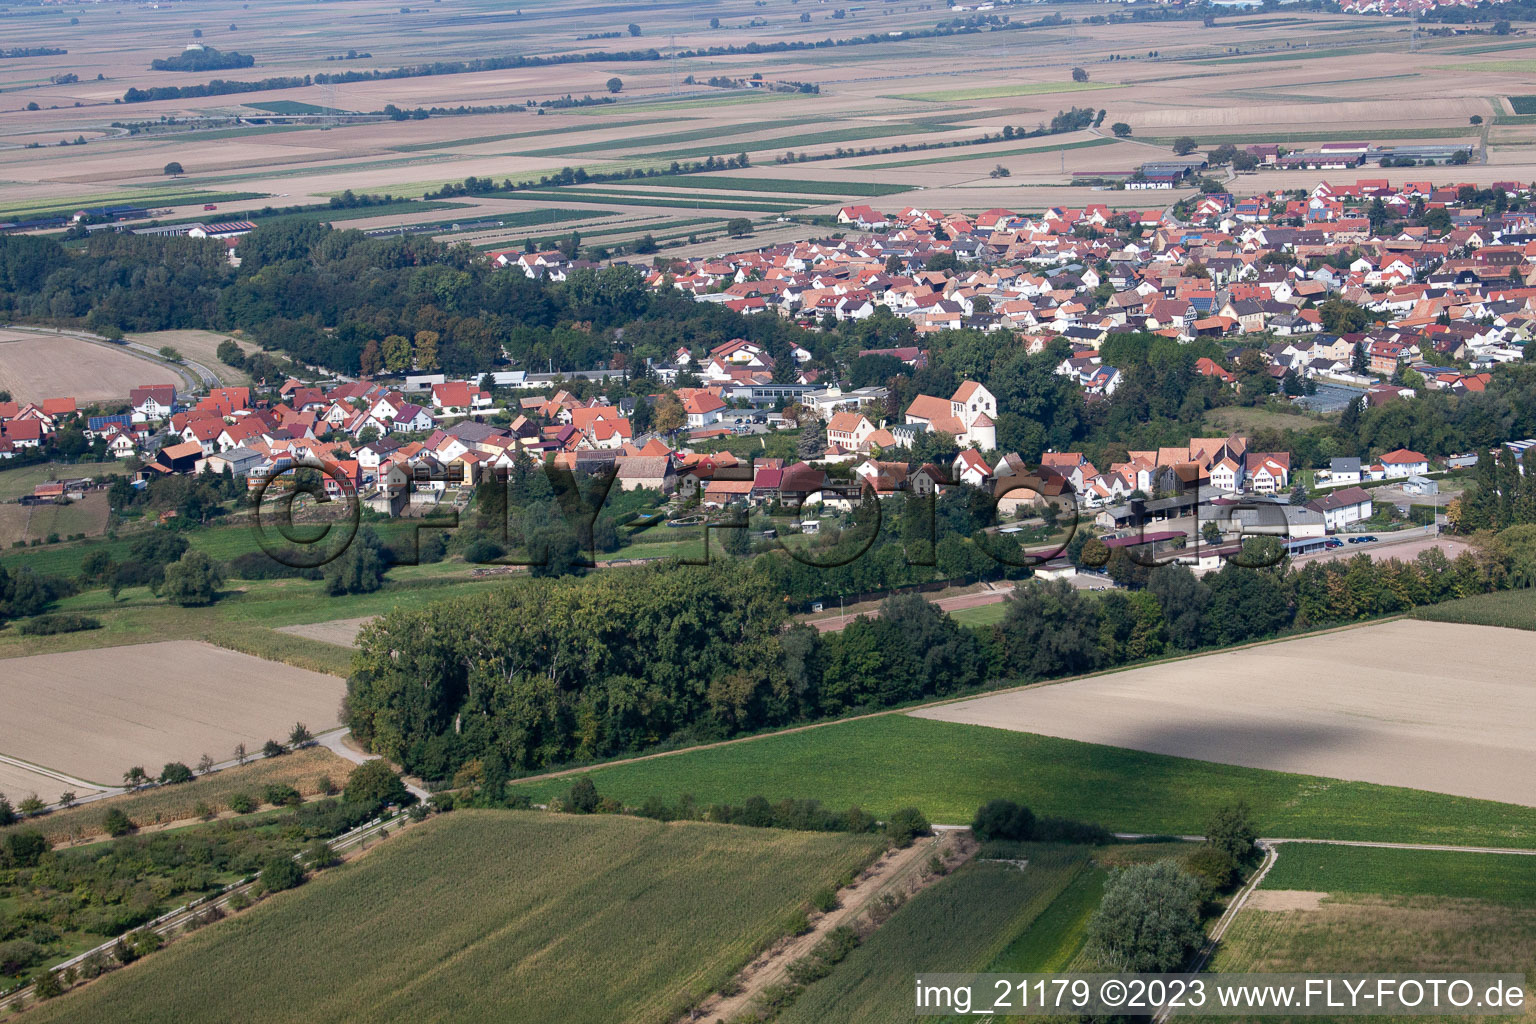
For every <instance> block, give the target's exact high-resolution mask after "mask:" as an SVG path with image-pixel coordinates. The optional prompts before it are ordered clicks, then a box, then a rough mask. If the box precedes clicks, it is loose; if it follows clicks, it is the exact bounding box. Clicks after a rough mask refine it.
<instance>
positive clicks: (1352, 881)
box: [1264, 843, 1536, 908]
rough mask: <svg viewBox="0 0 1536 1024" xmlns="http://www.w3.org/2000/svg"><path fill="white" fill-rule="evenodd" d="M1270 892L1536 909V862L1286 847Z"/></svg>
mask: <svg viewBox="0 0 1536 1024" xmlns="http://www.w3.org/2000/svg"><path fill="white" fill-rule="evenodd" d="M1264 888H1265V889H1280V890H1298V891H1309V892H1323V893H1329V894H1334V895H1337V894H1340V893H1370V894H1375V895H1379V896H1440V897H1445V898H1448V899H1468V900H1493V901H1495V902H1499V903H1509V904H1519V905H1524V906H1528V907H1533V908H1536V857H1528V856H1519V855H1513V854H1509V855H1499V854H1486V853H1461V852H1456V851H1446V850H1402V849H1392V848H1389V847H1371V846H1331V845H1326V844H1313V843H1284V844H1282V845H1281V846H1280V856H1279V859H1278V860H1276V861H1275V865H1274V867H1272V868H1270V870H1269V874H1267V875H1265V876H1264Z"/></svg>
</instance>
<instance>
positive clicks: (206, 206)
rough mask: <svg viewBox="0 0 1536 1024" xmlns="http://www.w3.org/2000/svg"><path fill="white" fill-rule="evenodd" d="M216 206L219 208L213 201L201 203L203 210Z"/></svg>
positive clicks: (212, 208) (214, 208)
mask: <svg viewBox="0 0 1536 1024" xmlns="http://www.w3.org/2000/svg"><path fill="white" fill-rule="evenodd" d="M218 208H219V207H218V205H217V204H215V203H204V204H203V209H205V210H217V209H218Z"/></svg>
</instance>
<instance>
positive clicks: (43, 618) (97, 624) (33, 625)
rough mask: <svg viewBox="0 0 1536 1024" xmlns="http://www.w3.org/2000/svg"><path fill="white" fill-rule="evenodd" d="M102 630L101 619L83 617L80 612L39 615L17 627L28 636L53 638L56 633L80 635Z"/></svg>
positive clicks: (18, 630)
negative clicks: (85, 631)
mask: <svg viewBox="0 0 1536 1024" xmlns="http://www.w3.org/2000/svg"><path fill="white" fill-rule="evenodd" d="M100 628H101V620H100V619H93V618H91V617H90V616H89V615H81V614H79V613H78V612H57V613H55V614H53V615H39V616H38V617H37V618H35V619H28V620H26V621H25V622H23V623H21V624H20V625H19V626H17V627H16V630H17V632H19V633H24V634H26V635H27V636H52V635H53V634H55V633H79V632H81V631H83V630H87V629H100Z"/></svg>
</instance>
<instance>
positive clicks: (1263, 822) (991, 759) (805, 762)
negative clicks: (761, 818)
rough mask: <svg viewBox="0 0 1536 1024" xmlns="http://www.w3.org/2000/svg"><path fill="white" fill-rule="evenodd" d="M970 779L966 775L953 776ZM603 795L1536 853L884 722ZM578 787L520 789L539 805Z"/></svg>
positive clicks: (1039, 745) (1514, 815) (612, 788)
mask: <svg viewBox="0 0 1536 1024" xmlns="http://www.w3.org/2000/svg"><path fill="white" fill-rule="evenodd" d="M956 764H964V765H965V766H966V770H965V771H964V772H963V773H962V772H956V771H955V769H954V766H955V765H956ZM588 774H590V776H591V778H592V780H593V782H594V783H595V784H596V786H597V789H598V791H599V792H600V793H602V794H604V795H605V796H612V797H614V798H617V799H620V800H622V801H624V802H625V803H628V804H633V805H637V806H638V805H639V804H641V803H643V802H644V801H645V799H646V798H647V797H650V796H659V797H661V798H663V799H664V800H668V801H673V800H676V799H677V797H678V796H680V795H681V794H683V793H691V794H692V795H693V796H694V797H695V799H697V800H698V801H699V802H700V803H703V804H709V803H717V802H725V803H740V802H741V801H743V800H745V799H746V798H747V797H749V796H752V795H754V794H761V795H763V796H765V797H767V798H768V799H770V800H777V799H782V798H784V797H789V796H793V797H797V798H813V799H818V800H820V801H821V802H822V803H824V804H825V805H827V806H829V807H844V806H848V805H850V804H858V805H859V806H860V807H863V808H865V809H866V810H867V811H869V812H870V813H872V814H875V815H877V816H879V815H885V814H889V813H891V812H892V811H894V810H896V809H897V808H900V807H904V806H916V807H919V808H921V809H922V810H923V811H924V812H925V813H926V814H927V815H928V817H929V818H930V820H932V821H936V822H948V823H961V822H967V821H970V820H971V816H972V815H973V814H974V813H975V810H976V808H977V807H979V806H980V805H981V804H982V803H984V802H986V801H987V800H990V799H994V798H997V797H1007V798H1009V799H1014V800H1019V801H1021V802H1023V803H1025V804H1027V805H1028V806H1029V807H1031V808H1032V809H1033V810H1034V811H1035V812H1036V813H1037V814H1049V815H1056V816H1059V817H1065V818H1071V819H1074V820H1079V821H1089V822H1094V823H1096V824H1099V825H1103V826H1104V827H1106V828H1108V829H1110V830H1112V831H1121V832H1141V833H1150V834H1162V835H1191V834H1197V833H1199V832H1200V830H1201V829H1202V828H1203V827H1204V825H1205V823H1206V821H1207V820H1208V818H1209V816H1210V814H1211V813H1213V812H1214V811H1215V810H1216V809H1217V808H1218V807H1220V806H1222V805H1224V804H1231V803H1236V802H1238V801H1240V800H1241V801H1246V802H1247V803H1248V804H1249V806H1250V807H1251V808H1252V809H1253V815H1254V820H1255V824H1256V826H1257V827H1258V829H1259V831H1260V834H1262V835H1269V836H1282V835H1283V836H1296V837H1303V836H1305V837H1315V838H1331V839H1360V840H1378V841H1389V842H1430V843H1449V844H1452V845H1492V846H1518V847H1522V848H1533V847H1536V808H1531V807H1522V806H1518V805H1514V804H1501V803H1495V802H1493V801H1488V800H1471V799H1467V798H1463V797H1453V796H1445V795H1441V794H1436V793H1425V792H1421V791H1417V790H1411V789H1402V788H1398V787H1392V786H1376V785H1370V784H1368V783H1357V782H1343V781H1340V780H1336V779H1324V778H1317V777H1313V776H1307V775H1293V774H1288V773H1284V772H1273V771H1265V770H1262V769H1255V768H1242V767H1237V766H1233V765H1220V764H1212V763H1210V762H1205V761H1195V760H1190V759H1187V758H1179V757H1169V756H1166V755H1160V754H1146V753H1141V752H1138V751H1133V750H1126V749H1122V748H1117V747H1106V746H1098V745H1095V744H1089V743H1080V742H1077V741H1074V740H1063V739H1055V738H1052V737H1048V736H1037V735H1032V734H1029V733H1019V732H1010V731H1007V730H1002V729H993V728H988V727H985V726H973V725H958V724H954V723H950V722H939V721H932V720H927V719H919V718H914V717H911V716H909V715H904V714H897V713H887V714H882V715H876V716H872V717H866V718H860V719H856V720H852V721H847V722H838V723H833V724H829V725H822V726H816V727H812V728H808V729H801V730H794V731H789V732H781V733H775V734H772V735H768V736H765V737H762V738H760V739H752V740H747V741H744V742H737V743H731V744H728V745H724V746H717V747H712V748H706V749H699V750H690V751H683V752H679V753H676V754H667V755H663V756H660V757H654V758H649V759H645V760H640V761H633V762H629V763H625V764H618V765H614V766H612V767H607V768H604V767H601V766H597V767H594V768H593V769H592V770H591V771H590V772H589V773H588ZM569 785H570V781H569V779H568V778H553V779H545V780H531V781H528V782H524V783H521V784H518V785H517V788H518V789H522V790H526V792H527V793H528V794H529V796H530V798H532V799H533V800H534V801H535V802H542V801H543V800H545V799H546V798H549V797H552V796H555V795H558V793H560V792H563V791H564V790H565V789H566V788H567V787H569Z"/></svg>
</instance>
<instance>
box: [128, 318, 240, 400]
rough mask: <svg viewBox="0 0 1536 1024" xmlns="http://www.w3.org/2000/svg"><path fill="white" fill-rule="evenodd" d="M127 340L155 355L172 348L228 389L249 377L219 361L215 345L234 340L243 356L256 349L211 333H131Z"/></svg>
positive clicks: (217, 346) (217, 349)
mask: <svg viewBox="0 0 1536 1024" xmlns="http://www.w3.org/2000/svg"><path fill="white" fill-rule="evenodd" d="M128 337H129V338H130V339H131V340H133V341H136V342H138V343H139V344H141V345H148V346H149V347H150V348H152V349H154V350H155V351H157V352H158V351H159V350H160V349H161V348H164V347H167V346H169V347H170V348H174V349H175V350H176V351H177V352H180V353H181V354H182V355H183V356H184V357H186V358H187V359H190V360H192V361H193V362H195V363H201V364H202V365H203V366H206V367H208V369H210V370H212V371H213V372H214V373H215V374H217V375H218V378H219V380H220V381H222V382H223V383H224V384H225V385H226V386H228V387H239V386H240V385H242V384H249V383H251V378H250V375H248V374H247V373H245V372H244V371H243V370H237V369H235V368H234V367H233V366H230V365H229V364H227V363H224V362H222V361H220V359H219V356H218V351H219V345H220V344H222V343H223V342H224V341H226V340H229V341H234V343H235V345H236V346H237V347H238V348H239V349H240V351H241V352H243V353H245V354H246V355H250V354H251V353H252V352H256V351H259V349H258V348H257V346H255V345H253V344H251V343H250V342H248V341H246V342H242V341H239V340H238V339H235V338H230V337H229V335H227V334H217V333H215V332H213V331H149V332H146V333H144V334H131V335H129V336H128Z"/></svg>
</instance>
